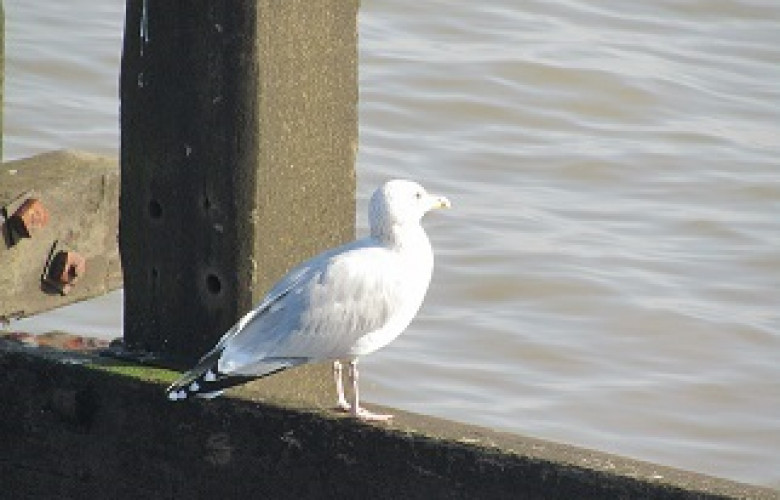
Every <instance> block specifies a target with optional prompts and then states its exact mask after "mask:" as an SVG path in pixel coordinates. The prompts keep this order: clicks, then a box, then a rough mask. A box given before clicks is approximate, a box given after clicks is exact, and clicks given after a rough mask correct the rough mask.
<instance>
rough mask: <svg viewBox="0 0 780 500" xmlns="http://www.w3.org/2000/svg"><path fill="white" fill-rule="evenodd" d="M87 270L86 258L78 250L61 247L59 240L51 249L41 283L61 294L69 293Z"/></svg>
mask: <svg viewBox="0 0 780 500" xmlns="http://www.w3.org/2000/svg"><path fill="white" fill-rule="evenodd" d="M86 271H87V261H86V259H85V258H84V257H83V256H82V255H81V254H79V253H77V252H74V251H72V250H64V249H62V248H60V243H59V240H57V241H55V242H54V244H53V245H52V247H51V250H50V251H49V258H48V259H47V261H46V265H45V267H44V269H43V274H42V275H41V284H42V286H43V287H48V288H52V289H54V290H56V291H58V292H59V293H60V294H61V295H67V294H68V293H70V291H71V289H72V288H73V286H74V285H75V284H76V282H77V281H78V279H79V278H80V277H81V276H83V275H84V273H86Z"/></svg>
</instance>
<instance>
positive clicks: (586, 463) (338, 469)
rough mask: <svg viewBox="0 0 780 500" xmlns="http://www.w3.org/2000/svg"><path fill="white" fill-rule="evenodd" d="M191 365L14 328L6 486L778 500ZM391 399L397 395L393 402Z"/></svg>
mask: <svg viewBox="0 0 780 500" xmlns="http://www.w3.org/2000/svg"><path fill="white" fill-rule="evenodd" d="M177 375H178V374H177V373H174V372H170V371H167V370H158V369H151V368H145V367H139V366H137V365H123V364H119V363H116V362H114V361H110V360H106V359H101V358H98V357H95V356H89V355H80V354H76V353H72V352H61V351H52V350H44V349H30V348H23V347H20V346H18V345H14V344H13V343H9V342H3V341H2V339H0V394H2V395H3V404H4V407H3V411H0V443H1V444H0V478H2V480H0V496H2V497H4V498H14V499H16V498H112V499H116V500H123V499H137V498H177V499H178V498H187V499H193V500H194V499H200V498H203V499H210V500H213V499H214V498H219V499H223V500H231V499H241V500H245V499H247V498H273V499H287V498H290V499H296V500H299V499H307V498H313V499H315V498H316V499H320V498H334V499H345V498H371V499H398V498H403V499H418V498H419V499H431V498H436V499H472V498H487V499H491V500H495V499H502V498H507V499H510V498H511V499H517V498H521V499H565V500H569V499H578V500H585V499H594V500H602V499H609V498H626V499H628V498H630V499H699V500H704V499H723V498H744V499H755V500H763V499H766V500H768V499H777V498H779V495H778V492H776V491H773V490H770V489H767V488H760V487H754V486H749V485H745V484H740V483H736V482H732V481H726V480H723V479H717V478H713V477H708V476H704V475H701V474H694V473H690V472H685V471H681V470H677V469H672V468H669V467H663V466H659V465H654V464H649V463H646V462H640V461H636V460H631V459H627V458H623V457H619V456H615V455H609V454H606V453H600V452H597V451H592V450H586V449H582V448H577V447H573V446H566V445H562V444H557V443H551V442H549V441H543V440H539V439H533V438H527V437H522V436H517V435H512V434H507V433H499V432H493V431H490V430H488V429H484V428H479V427H473V426H467V425H461V424H457V423H454V422H449V421H446V420H441V419H436V418H429V417H425V416H421V415H415V414H410V413H405V412H401V411H398V410H394V409H385V410H390V412H391V413H394V414H395V415H396V418H395V419H394V420H393V422H391V423H389V424H387V423H375V424H367V423H363V422H359V421H356V420H354V419H352V418H350V417H346V416H343V414H340V413H336V412H334V411H333V410H331V409H330V408H329V406H330V405H331V404H332V401H333V400H334V399H333V394H332V391H333V388H332V384H331V383H330V376H329V369H328V367H326V366H307V367H304V368H300V369H296V370H290V371H288V372H285V373H283V374H280V375H278V376H275V377H272V378H269V379H264V380H260V381H257V382H253V383H251V384H248V385H247V386H245V387H242V388H240V389H238V390H231V391H230V393H229V394H230V395H231V397H223V398H219V399H215V400H212V401H203V400H191V401H187V402H185V403H176V404H173V403H171V402H169V401H168V400H167V399H166V398H165V397H164V395H163V387H164V386H165V385H166V384H167V383H169V382H170V381H172V380H173V379H174V378H175V377H176V376H177ZM380 410H381V409H380Z"/></svg>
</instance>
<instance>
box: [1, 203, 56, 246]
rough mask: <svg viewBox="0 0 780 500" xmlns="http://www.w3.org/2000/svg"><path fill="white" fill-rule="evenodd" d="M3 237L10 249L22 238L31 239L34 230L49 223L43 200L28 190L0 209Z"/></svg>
mask: <svg viewBox="0 0 780 500" xmlns="http://www.w3.org/2000/svg"><path fill="white" fill-rule="evenodd" d="M0 215H2V223H3V233H4V234H3V236H4V238H5V242H6V245H7V246H8V247H9V248H10V247H12V246H14V245H15V244H17V243H18V242H19V240H21V239H22V238H31V237H32V235H33V230H35V229H40V228H42V227H44V226H46V224H48V223H49V211H48V210H47V209H46V207H45V206H44V204H43V203H42V202H41V200H40V199H39V198H37V197H35V196H34V195H33V192H32V191H30V190H28V191H25V192H24V193H22V194H20V195H18V196H16V197H15V198H14V199H12V200H11V201H10V202H8V203H7V204H6V205H4V206H3V207H2V209H0Z"/></svg>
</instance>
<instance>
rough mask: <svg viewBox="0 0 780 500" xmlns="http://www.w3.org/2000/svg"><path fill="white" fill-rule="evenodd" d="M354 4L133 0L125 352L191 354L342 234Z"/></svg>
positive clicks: (350, 164)
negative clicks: (286, 272)
mask: <svg viewBox="0 0 780 500" xmlns="http://www.w3.org/2000/svg"><path fill="white" fill-rule="evenodd" d="M357 7H358V1H357V0H289V1H284V2H278V1H272V0H262V1H255V0H242V1H227V0H218V1H215V0H201V1H196V2H188V3H179V2H145V1H141V0H129V1H128V3H127V16H126V27H125V43H124V51H123V57H122V76H121V95H122V113H121V122H122V157H121V166H122V168H121V170H122V173H121V177H122V189H121V200H120V205H121V214H122V220H121V224H120V247H121V255H122V263H123V267H124V269H125V294H124V297H125V340H126V343H127V346H128V347H129V348H130V349H134V350H141V351H151V352H155V353H159V354H160V355H161V356H162V357H163V358H167V359H168V360H169V361H171V360H173V361H177V362H179V363H181V364H188V363H191V362H192V361H193V360H195V359H197V357H198V356H200V355H201V354H203V352H204V351H205V350H206V349H207V348H209V347H211V345H212V344H213V343H214V342H215V340H216V339H217V338H218V337H219V335H221V334H222V333H223V332H224V331H225V330H226V329H227V328H229V327H230V326H231V325H232V324H233V322H234V321H235V320H236V319H237V318H238V317H239V316H240V315H241V314H242V313H244V312H246V311H247V310H248V309H249V308H250V307H251V305H252V304H253V303H254V302H255V301H257V300H258V299H259V298H260V297H261V296H262V295H263V294H264V293H265V292H266V290H267V288H268V287H269V286H270V285H271V284H272V283H273V282H274V281H275V280H276V279H278V278H279V277H280V276H281V275H282V274H283V273H284V272H285V271H286V270H287V269H289V268H290V267H291V266H292V265H294V264H296V263H297V262H299V261H300V260H303V259H304V258H306V257H309V256H311V255H313V254H316V253H317V252H318V251H320V250H322V249H323V248H326V247H330V246H333V245H336V244H339V243H342V242H344V241H346V240H349V239H351V238H353V237H354V219H355V212H354V210H355V201H354V200H355V192H354V191H355V176H354V161H355V153H356V144H357V26H356V16H357Z"/></svg>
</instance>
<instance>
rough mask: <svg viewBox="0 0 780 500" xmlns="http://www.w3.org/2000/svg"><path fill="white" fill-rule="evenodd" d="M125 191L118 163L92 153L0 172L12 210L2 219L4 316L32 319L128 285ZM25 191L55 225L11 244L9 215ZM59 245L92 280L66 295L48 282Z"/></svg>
mask: <svg viewBox="0 0 780 500" xmlns="http://www.w3.org/2000/svg"><path fill="white" fill-rule="evenodd" d="M118 192H119V170H118V168H117V165H116V161H115V160H111V159H109V158H105V157H102V156H97V155H93V154H89V153H83V152H76V151H58V152H52V153H45V154H41V155H38V156H34V157H32V158H26V159H22V160H16V161H10V162H7V163H3V164H2V166H0V208H4V209H5V208H6V207H9V208H7V209H5V210H3V211H4V212H5V213H4V214H3V215H2V216H0V224H1V225H2V228H0V230H2V233H3V237H2V242H0V318H4V317H5V318H8V317H25V316H30V315H32V314H35V313H39V312H42V311H46V310H49V309H53V308H56V307H59V306H62V305H65V304H68V303H72V302H75V301H79V300H84V299H87V298H90V297H95V296H98V295H102V294H104V293H106V292H107V291H110V290H113V289H116V288H118V287H120V286H121V284H122V275H121V269H120V264H119V252H118V249H117V232H118V231H117V220H118V215H117V205H118ZM24 193H30V195H31V196H34V197H36V198H38V199H39V200H40V201H41V203H42V204H43V205H44V207H46V209H47V211H48V213H49V221H48V223H47V224H46V225H45V226H44V227H42V228H40V229H34V230H32V231H31V237H30V238H21V239H19V240H18V241H16V242H15V243H14V244H11V243H12V241H13V240H12V239H11V238H10V236H9V230H10V228H9V224H8V223H7V221H6V220H5V217H7V216H10V215H12V212H13V210H14V208H13V207H14V206H15V205H17V204H18V200H19V199H20V198H19V196H20V195H23V194H24ZM15 199H17V203H13V200H15ZM55 242H58V245H59V247H60V248H62V249H67V250H72V251H75V252H78V253H80V254H81V255H82V256H83V257H84V258H86V272H85V274H84V275H82V276H80V277H79V278H78V281H77V282H76V284H75V285H74V286H73V288H72V289H71V291H70V293H69V294H68V295H65V296H63V295H61V294H60V293H59V292H57V291H56V290H54V289H51V288H50V287H46V286H42V282H41V276H42V274H43V270H44V268H45V266H46V262H47V260H48V259H49V254H50V252H51V250H52V247H53V245H54V244H55Z"/></svg>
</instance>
